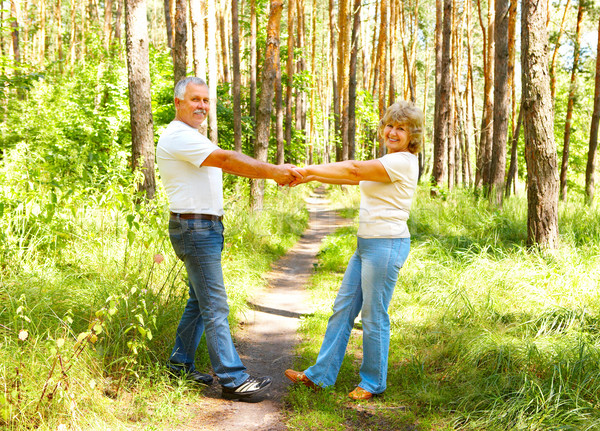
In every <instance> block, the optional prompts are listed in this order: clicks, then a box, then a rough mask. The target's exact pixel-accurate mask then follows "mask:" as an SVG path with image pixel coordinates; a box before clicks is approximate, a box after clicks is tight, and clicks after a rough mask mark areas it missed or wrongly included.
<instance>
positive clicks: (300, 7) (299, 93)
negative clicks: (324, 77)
mask: <svg viewBox="0 0 600 431" xmlns="http://www.w3.org/2000/svg"><path fill="white" fill-rule="evenodd" d="M296 1H297V3H296V7H297V15H298V26H297V28H296V36H297V38H296V42H297V48H298V50H297V51H299V52H300V55H299V56H298V59H297V62H296V73H300V74H301V73H303V72H304V71H305V70H306V59H305V52H306V49H305V45H306V41H305V35H306V27H305V21H306V20H305V4H304V0H296ZM296 130H302V131H303V132H304V133H303V135H304V139H303V141H302V142H303V144H306V140H307V139H308V136H306V93H305V92H304V90H303V89H300V88H298V89H297V90H296ZM306 155H307V156H308V154H306Z"/></svg>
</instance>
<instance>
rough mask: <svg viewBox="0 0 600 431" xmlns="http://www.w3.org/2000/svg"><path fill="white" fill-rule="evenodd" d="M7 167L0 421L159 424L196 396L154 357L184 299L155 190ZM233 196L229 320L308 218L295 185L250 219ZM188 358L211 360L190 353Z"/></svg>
mask: <svg viewBox="0 0 600 431" xmlns="http://www.w3.org/2000/svg"><path fill="white" fill-rule="evenodd" d="M10 163H12V162H11V160H5V169H2V170H0V176H3V177H4V178H5V179H6V178H8V177H11V178H10V181H6V182H0V184H1V185H0V204H1V208H2V211H3V217H2V218H0V232H1V239H2V248H1V252H0V339H1V340H2V343H1V345H0V426H3V427H5V428H6V429H10V430H20V429H31V428H39V429H53V430H55V429H58V428H59V427H60V426H64V427H68V429H85V430H90V429H109V428H110V429H125V428H126V427H127V423H128V422H141V423H144V422H146V423H154V424H157V423H160V421H161V420H163V419H166V418H167V417H169V418H170V419H172V416H173V413H174V410H175V407H174V406H175V405H176V404H177V403H178V402H180V400H181V399H182V398H185V399H187V400H190V399H193V398H195V397H197V396H199V393H198V392H196V391H190V389H189V388H188V387H187V386H186V385H185V384H182V383H181V382H179V383H178V382H176V381H172V380H169V379H168V378H167V377H166V376H165V373H164V367H163V366H162V365H161V364H164V363H165V362H166V360H167V358H168V355H169V353H170V349H171V348H172V342H173V339H174V331H175V329H176V326H177V322H178V320H179V318H180V316H181V312H182V311H183V307H184V304H185V301H186V300H187V294H188V287H187V280H186V275H185V269H184V268H183V264H182V263H181V262H180V261H178V260H177V258H176V256H175V255H174V252H173V251H172V248H171V245H170V243H169V239H168V236H167V216H166V214H168V205H167V201H166V197H165V195H164V191H163V190H159V191H158V193H157V197H156V199H155V200H153V201H152V202H149V203H143V202H142V201H140V200H139V199H136V198H135V196H134V194H133V192H132V190H131V189H127V188H123V187H121V186H119V185H117V184H116V183H115V184H114V185H110V184H108V185H107V187H106V188H105V189H104V191H103V193H102V194H99V193H97V192H96V191H95V190H92V189H90V190H71V191H70V192H69V191H66V192H63V191H61V190H60V189H59V188H58V187H56V186H55V185H54V184H50V183H45V182H39V181H35V180H34V179H31V178H24V179H22V178H21V179H19V178H15V177H14V175H13V174H12V173H11V172H14V171H16V169H15V170H11V169H10V167H11V166H10ZM15 163H18V161H15ZM13 167H14V166H13ZM236 184H237V185H236ZM246 190H247V187H245V186H244V184H243V182H242V181H241V180H240V181H239V182H237V183H235V182H234V184H233V185H232V186H231V188H230V189H229V190H228V196H227V199H226V201H227V203H226V207H227V208H226V210H227V215H226V219H225V225H226V233H225V243H226V245H225V250H224V252H223V262H224V275H225V281H226V287H227V290H228V293H229V296H230V301H231V317H232V321H233V322H235V320H236V318H237V316H238V315H239V314H240V313H242V312H244V311H245V310H246V309H247V308H246V298H247V297H248V296H249V295H251V294H252V292H253V291H254V290H255V289H257V288H259V287H261V286H263V285H264V282H263V279H262V275H263V273H264V272H265V271H267V270H268V268H269V264H270V263H271V262H272V261H273V260H274V259H275V258H276V257H277V256H279V255H281V254H283V253H284V252H285V250H286V249H287V248H289V247H290V246H291V245H292V244H293V243H294V242H295V240H296V239H297V238H298V236H299V235H300V234H301V233H302V231H303V230H304V227H305V226H306V222H307V219H308V215H307V212H306V211H305V210H304V202H303V199H302V194H303V191H302V189H301V188H298V189H294V190H288V189H285V190H284V189H282V190H277V189H276V187H275V186H274V185H273V186H270V187H268V188H267V196H266V208H267V209H266V210H265V211H263V212H261V213H260V214H258V213H257V214H251V213H249V212H248V211H247V207H248V205H247V202H248V196H246V192H245V191H246ZM140 202H142V203H140ZM197 364H198V367H199V368H200V369H205V370H208V369H209V368H210V365H209V360H208V355H207V353H206V352H205V349H203V348H201V349H199V355H198V357H197ZM159 394H160V395H159ZM164 394H168V396H166V395H164ZM65 429H67V428H65Z"/></svg>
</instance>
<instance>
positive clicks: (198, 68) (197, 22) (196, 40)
mask: <svg viewBox="0 0 600 431" xmlns="http://www.w3.org/2000/svg"><path fill="white" fill-rule="evenodd" d="M235 1H236V4H237V0H235ZM232 7H234V6H233V3H232ZM189 8H190V21H191V24H192V26H191V32H192V52H193V58H194V60H193V64H194V75H195V76H197V77H199V78H202V79H206V39H205V32H204V21H205V19H204V11H205V9H206V0H189ZM236 34H237V33H235V32H234V33H233V36H234V37H235V35H236ZM238 42H239V39H238Z"/></svg>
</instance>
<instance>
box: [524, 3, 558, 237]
mask: <svg viewBox="0 0 600 431" xmlns="http://www.w3.org/2000/svg"><path fill="white" fill-rule="evenodd" d="M540 6H541V0H523V2H522V10H521V14H522V15H521V50H522V51H521V64H522V70H523V74H522V88H523V105H522V108H521V109H523V124H524V127H525V161H526V162H527V241H528V243H529V244H531V245H537V246H539V247H541V248H556V247H557V245H558V166H557V160H556V143H555V141H554V112H553V109H552V100H551V98H550V97H551V95H550V76H549V72H548V57H547V52H548V51H547V49H548V34H547V31H546V9H545V8H544V7H540Z"/></svg>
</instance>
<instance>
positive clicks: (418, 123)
mask: <svg viewBox="0 0 600 431" xmlns="http://www.w3.org/2000/svg"><path fill="white" fill-rule="evenodd" d="M423 122H424V118H423V111H421V109H420V108H417V107H416V106H415V104H414V103H411V102H407V101H406V100H400V101H398V102H396V103H394V104H393V105H391V106H390V107H389V108H387V110H386V111H385V113H384V114H383V118H382V119H381V121H380V122H379V129H378V130H377V132H378V134H379V137H380V138H383V129H385V126H386V125H388V124H399V125H402V126H405V127H406V126H407V127H408V133H409V139H410V141H409V143H408V151H410V152H411V153H413V154H417V153H418V152H420V151H421V149H422V148H423Z"/></svg>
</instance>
